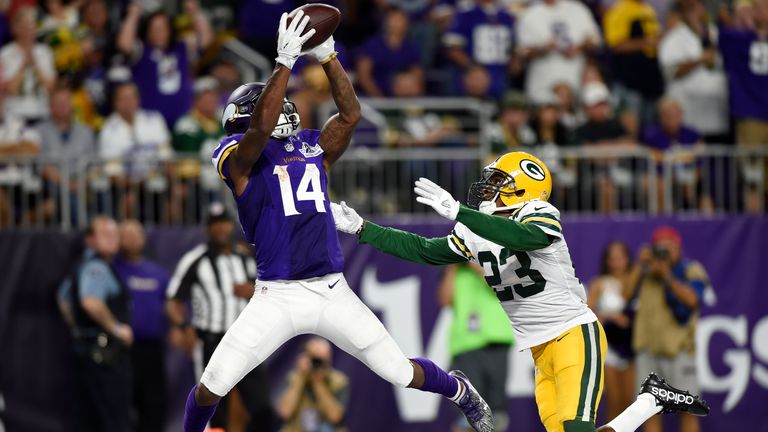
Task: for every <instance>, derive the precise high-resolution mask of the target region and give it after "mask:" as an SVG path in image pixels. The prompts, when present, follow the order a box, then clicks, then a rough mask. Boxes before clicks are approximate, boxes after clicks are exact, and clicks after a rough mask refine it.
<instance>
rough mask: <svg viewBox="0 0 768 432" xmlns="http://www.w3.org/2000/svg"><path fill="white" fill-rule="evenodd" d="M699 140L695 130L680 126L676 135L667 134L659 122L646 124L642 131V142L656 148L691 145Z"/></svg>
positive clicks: (699, 136) (664, 148)
mask: <svg viewBox="0 0 768 432" xmlns="http://www.w3.org/2000/svg"><path fill="white" fill-rule="evenodd" d="M700 140H701V135H699V133H698V132H696V131H695V130H693V129H691V128H689V127H686V126H681V127H680V130H679V131H677V135H676V136H669V135H667V133H666V132H664V129H662V128H661V125H659V124H652V125H648V126H647V127H646V128H645V130H644V131H643V142H644V143H645V145H646V146H648V147H650V148H654V149H656V150H666V149H668V148H670V147H672V146H673V145H675V144H678V145H693V144H696V143H697V142H699V141H700Z"/></svg>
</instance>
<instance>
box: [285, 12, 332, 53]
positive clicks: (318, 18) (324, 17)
mask: <svg viewBox="0 0 768 432" xmlns="http://www.w3.org/2000/svg"><path fill="white" fill-rule="evenodd" d="M300 10H302V11H304V13H305V14H306V15H307V16H308V17H309V24H307V28H306V29H304V31H305V32H306V31H309V29H315V34H314V35H312V37H311V38H309V40H308V41H307V42H306V43H304V47H303V48H304V49H310V48H314V47H316V46H318V45H320V44H321V43H322V42H323V41H325V40H326V39H328V38H329V37H331V35H333V32H335V31H336V28H338V27H339V23H340V22H341V12H339V10H338V9H336V8H335V7H333V6H329V5H327V4H323V3H309V4H306V5H304V6H302V7H299V8H296V9H294V10H293V11H291V13H290V14H289V15H288V23H289V24H290V22H291V19H292V18H293V17H294V16H295V15H296V12H298V11H300Z"/></svg>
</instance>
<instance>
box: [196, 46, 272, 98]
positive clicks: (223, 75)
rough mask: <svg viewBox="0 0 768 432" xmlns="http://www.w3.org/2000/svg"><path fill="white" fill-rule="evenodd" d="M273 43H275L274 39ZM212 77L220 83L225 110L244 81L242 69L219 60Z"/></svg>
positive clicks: (212, 68)
mask: <svg viewBox="0 0 768 432" xmlns="http://www.w3.org/2000/svg"><path fill="white" fill-rule="evenodd" d="M272 38H273V39H274V36H272ZM272 45H274V40H273V41H272ZM211 77H213V78H214V79H215V80H216V81H217V82H218V83H219V88H218V90H217V92H218V99H219V108H220V109H221V110H222V111H223V110H224V107H225V106H227V100H228V99H229V95H231V94H232V92H233V91H235V89H236V88H237V87H239V86H240V84H242V82H243V80H242V78H241V77H240V71H239V70H238V69H237V66H235V64H234V63H232V62H229V61H219V62H217V63H216V64H214V65H213V66H212V67H211Z"/></svg>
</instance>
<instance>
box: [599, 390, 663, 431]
mask: <svg viewBox="0 0 768 432" xmlns="http://www.w3.org/2000/svg"><path fill="white" fill-rule="evenodd" d="M659 412H661V407H660V406H658V405H656V398H655V397H653V395H651V394H649V393H640V395H639V396H637V400H635V402H634V403H632V405H630V406H629V407H627V409H625V410H624V411H623V412H622V413H621V414H619V415H618V416H617V417H616V418H615V419H613V420H611V422H610V423H608V424H607V425H606V426H610V427H612V428H613V430H615V431H616V432H633V431H634V430H636V429H637V428H639V427H640V425H642V424H643V423H645V421H646V420H648V419H649V418H651V417H653V416H655V415H656V414H658V413H659Z"/></svg>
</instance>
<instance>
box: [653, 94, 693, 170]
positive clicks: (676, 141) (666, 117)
mask: <svg viewBox="0 0 768 432" xmlns="http://www.w3.org/2000/svg"><path fill="white" fill-rule="evenodd" d="M658 112H659V114H658V122H657V123H654V124H650V125H648V126H646V128H645V130H644V132H643V143H644V144H645V145H647V146H648V147H650V148H651V149H653V150H654V151H656V156H657V160H659V161H661V152H664V151H666V150H668V149H670V148H671V147H673V146H676V145H681V146H692V145H695V144H702V141H701V136H700V135H699V133H698V132H696V131H695V130H694V129H692V128H689V127H688V126H686V125H684V123H683V119H684V118H685V114H684V111H683V107H682V105H681V104H680V103H679V102H678V101H677V100H676V99H673V98H671V97H666V98H663V99H661V100H660V101H659V105H658Z"/></svg>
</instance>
